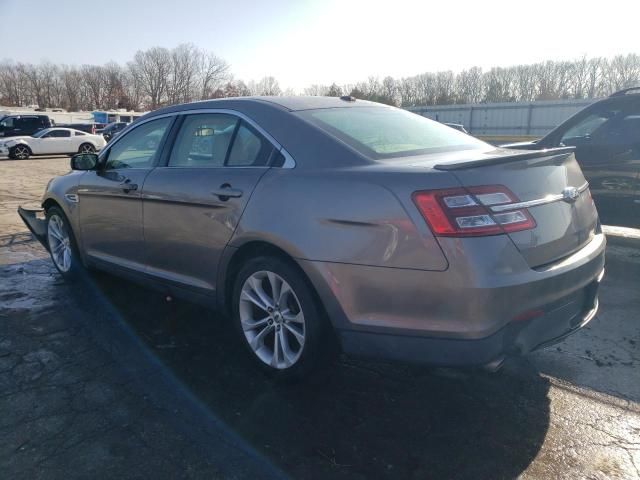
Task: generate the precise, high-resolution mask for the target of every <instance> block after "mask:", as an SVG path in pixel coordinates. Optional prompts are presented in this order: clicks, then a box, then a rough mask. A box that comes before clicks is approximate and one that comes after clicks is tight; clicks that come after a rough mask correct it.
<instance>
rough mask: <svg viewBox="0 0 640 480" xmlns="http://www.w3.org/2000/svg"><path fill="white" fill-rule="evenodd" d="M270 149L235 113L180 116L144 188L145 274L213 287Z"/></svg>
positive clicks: (207, 288) (200, 287) (199, 287)
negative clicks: (167, 149)
mask: <svg viewBox="0 0 640 480" xmlns="http://www.w3.org/2000/svg"><path fill="white" fill-rule="evenodd" d="M273 151H274V148H273V146H272V144H271V143H269V141H267V140H266V139H265V138H264V137H263V136H262V135H261V134H260V133H259V132H258V131H257V130H255V129H254V128H253V127H252V126H250V125H249V124H247V123H246V122H245V121H244V120H241V119H239V118H238V117H236V116H234V115H230V114H226V113H202V114H191V115H187V116H185V117H184V118H183V122H182V125H181V127H180V130H179V132H178V134H177V137H176V139H175V142H174V145H173V148H172V151H171V154H170V155H169V156H168V159H167V163H166V165H165V166H161V167H158V168H156V169H154V170H153V172H151V173H150V174H149V177H148V178H147V181H146V182H145V185H144V191H143V199H144V200H143V205H144V206H143V208H144V237H145V250H146V252H147V262H148V271H149V272H150V273H151V274H154V275H156V276H158V277H160V278H163V279H165V280H168V281H170V282H172V283H176V284H181V285H187V286H189V287H191V288H193V289H196V290H199V291H203V292H209V293H210V292H212V291H214V290H215V288H216V273H217V269H218V262H219V259H220V256H221V254H222V251H223V249H224V248H225V246H226V245H227V243H228V242H229V240H230V238H231V236H232V234H233V232H234V230H235V228H236V226H237V224H238V222H239V220H240V217H241V215H242V212H243V211H244V208H245V206H246V204H247V201H248V200H249V197H250V196H251V193H252V192H253V189H254V188H255V186H256V184H257V183H258V181H259V179H260V177H262V175H264V173H265V172H266V171H267V169H268V163H269V160H270V157H271V155H272V153H273Z"/></svg>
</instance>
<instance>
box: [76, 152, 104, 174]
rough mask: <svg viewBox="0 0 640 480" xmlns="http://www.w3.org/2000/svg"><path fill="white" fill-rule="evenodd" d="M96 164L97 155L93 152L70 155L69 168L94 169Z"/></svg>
mask: <svg viewBox="0 0 640 480" xmlns="http://www.w3.org/2000/svg"><path fill="white" fill-rule="evenodd" d="M97 166H98V155H96V154H95V153H76V154H75V155H74V156H73V157H71V170H95V169H96V167H97Z"/></svg>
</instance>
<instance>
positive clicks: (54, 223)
mask: <svg viewBox="0 0 640 480" xmlns="http://www.w3.org/2000/svg"><path fill="white" fill-rule="evenodd" d="M47 243H48V245H49V253H50V255H51V261H52V262H53V265H54V266H55V267H56V270H58V272H60V275H62V276H63V277H64V279H65V280H67V281H75V280H77V279H78V277H79V276H80V274H81V273H83V272H84V266H83V264H82V260H81V258H80V254H79V252H78V245H77V243H76V240H75V237H74V235H73V230H72V229H71V225H70V224H69V220H67V217H66V215H65V214H64V212H63V211H62V209H60V207H50V208H49V209H48V210H47Z"/></svg>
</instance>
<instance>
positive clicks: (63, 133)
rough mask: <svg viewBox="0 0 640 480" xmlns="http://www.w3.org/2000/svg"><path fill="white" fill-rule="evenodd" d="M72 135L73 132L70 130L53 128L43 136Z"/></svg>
mask: <svg viewBox="0 0 640 480" xmlns="http://www.w3.org/2000/svg"><path fill="white" fill-rule="evenodd" d="M70 136H71V132H70V131H68V130H52V131H50V132H49V133H47V134H46V135H44V136H43V137H42V138H67V137H70Z"/></svg>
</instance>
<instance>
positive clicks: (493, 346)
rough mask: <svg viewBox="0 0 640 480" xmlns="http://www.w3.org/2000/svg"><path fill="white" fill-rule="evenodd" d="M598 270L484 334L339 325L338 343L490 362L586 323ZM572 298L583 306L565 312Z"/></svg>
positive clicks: (443, 361)
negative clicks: (576, 288) (540, 311)
mask: <svg viewBox="0 0 640 480" xmlns="http://www.w3.org/2000/svg"><path fill="white" fill-rule="evenodd" d="M603 273H604V270H603V271H602V274H603ZM602 274H601V275H600V276H599V278H598V279H596V280H595V281H594V282H592V283H591V284H590V285H589V286H587V287H586V288H585V289H584V292H582V293H581V294H578V295H576V296H574V298H573V299H567V301H568V303H566V304H562V305H558V306H556V308H555V310H551V311H549V312H547V313H546V314H544V315H541V316H539V317H536V318H532V319H527V320H523V321H520V322H511V323H509V324H508V325H507V326H505V327H503V328H501V329H500V330H498V331H497V332H496V333H494V334H492V335H489V336H487V337H484V338H480V339H473V340H460V339H452V338H437V337H435V338H431V337H421V336H409V335H397V334H384V333H382V334H381V333H372V332H363V331H347V330H343V331H341V332H340V338H341V342H342V347H343V349H344V351H345V352H346V353H348V354H350V355H355V356H361V357H372V358H384V359H387V360H397V361H402V362H410V363H425V364H429V365H442V366H452V367H463V366H488V367H493V366H496V365H500V364H501V363H502V362H503V360H504V359H505V358H506V357H508V356H514V355H523V354H526V353H530V352H532V351H534V350H538V349H541V348H545V347H548V346H550V345H553V344H555V343H558V342H560V341H562V340H563V339H564V338H566V337H568V336H569V335H571V334H573V333H575V332H577V331H578V330H579V329H581V328H582V327H584V326H585V325H587V324H588V323H589V322H590V321H591V320H592V319H593V318H594V317H595V315H596V313H597V311H598V296H597V292H598V286H599V283H600V279H601V278H602ZM575 301H581V302H583V303H582V308H581V309H580V311H579V312H578V313H577V314H575V315H566V312H567V311H568V310H569V309H570V308H571V307H570V306H569V305H570V303H571V302H575Z"/></svg>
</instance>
